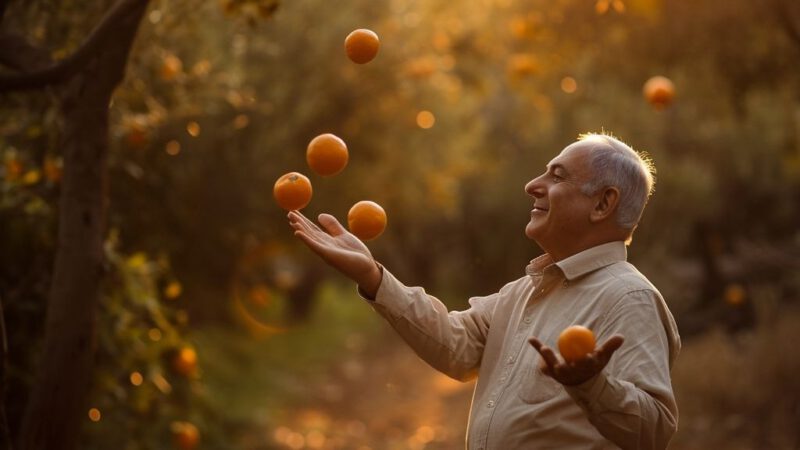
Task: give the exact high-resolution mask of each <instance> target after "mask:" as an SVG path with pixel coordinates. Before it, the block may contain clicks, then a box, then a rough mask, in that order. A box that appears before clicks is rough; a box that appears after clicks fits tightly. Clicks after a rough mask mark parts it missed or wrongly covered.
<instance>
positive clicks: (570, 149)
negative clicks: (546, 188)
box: [547, 142, 588, 170]
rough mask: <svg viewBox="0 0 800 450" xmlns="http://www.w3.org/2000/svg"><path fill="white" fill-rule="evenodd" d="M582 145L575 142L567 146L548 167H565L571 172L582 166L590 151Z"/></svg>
mask: <svg viewBox="0 0 800 450" xmlns="http://www.w3.org/2000/svg"><path fill="white" fill-rule="evenodd" d="M580 144H581V142H575V143H573V144H570V145H568V146H566V147H565V148H564V150H561V153H559V154H558V155H556V157H555V158H553V159H551V160H550V162H549V163H548V164H547V167H551V168H555V167H563V168H565V169H568V170H569V169H571V168H575V167H577V166H582V165H583V161H584V158H585V156H586V154H587V151H588V149H587V147H586V146H584V145H580Z"/></svg>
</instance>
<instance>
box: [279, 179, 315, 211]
mask: <svg viewBox="0 0 800 450" xmlns="http://www.w3.org/2000/svg"><path fill="white" fill-rule="evenodd" d="M311 192H312V190H311V181H309V179H308V177H306V176H305V175H303V174H302V173H299V172H289V173H287V174H285V175H282V176H281V177H280V178H278V181H276V182H275V186H274V187H273V188H272V193H273V195H274V196H275V201H276V202H277V203H278V206H280V207H281V208H283V209H285V210H287V211H293V210H296V209H303V208H305V207H306V205H308V203H309V202H310V201H311Z"/></svg>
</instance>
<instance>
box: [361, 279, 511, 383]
mask: <svg viewBox="0 0 800 450" xmlns="http://www.w3.org/2000/svg"><path fill="white" fill-rule="evenodd" d="M498 298H499V294H493V295H490V296H487V297H473V298H471V299H470V300H469V303H470V308H468V309H466V310H464V311H448V310H447V307H446V306H445V305H444V304H443V303H442V302H441V301H439V299H437V298H436V297H434V296H432V295H428V294H427V293H426V292H425V290H424V289H423V288H421V287H408V286H405V285H404V284H402V283H401V282H400V281H398V280H397V279H396V278H395V277H394V275H392V273H391V272H389V271H388V270H386V269H384V270H383V279H382V280H381V283H380V287H379V288H378V291H377V293H376V295H375V297H374V300H370V304H371V305H372V307H373V308H374V309H375V311H376V312H378V313H379V314H380V315H381V316H382V317H383V318H384V319H386V321H387V322H389V324H390V325H391V326H392V328H394V329H395V331H397V333H398V334H399V335H400V337H401V338H402V339H403V340H404V341H405V342H406V343H407V344H408V345H409V346H410V347H411V348H412V349H413V350H414V352H415V353H416V354H417V355H418V356H419V357H420V358H422V359H423V360H424V361H425V362H427V363H428V364H429V365H431V366H432V367H433V368H435V369H436V370H438V371H440V372H442V373H444V374H445V375H448V376H450V377H451V378H455V379H457V380H461V381H467V380H470V379H472V378H474V377H475V375H477V371H478V368H479V367H480V362H481V359H482V357H483V349H484V346H485V344H486V338H487V335H488V332H489V323H490V322H491V317H492V313H493V311H494V307H495V305H496V303H497V300H498ZM368 300H369V299H368Z"/></svg>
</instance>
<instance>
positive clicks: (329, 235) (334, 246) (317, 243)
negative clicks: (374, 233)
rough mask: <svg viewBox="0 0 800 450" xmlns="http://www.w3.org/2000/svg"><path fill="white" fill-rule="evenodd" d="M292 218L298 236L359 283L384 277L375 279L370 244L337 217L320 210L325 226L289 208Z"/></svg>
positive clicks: (320, 221) (363, 285) (329, 262)
mask: <svg viewBox="0 0 800 450" xmlns="http://www.w3.org/2000/svg"><path fill="white" fill-rule="evenodd" d="M288 218H289V225H291V227H292V228H294V230H295V231H294V234H295V236H297V237H298V238H300V239H301V240H302V241H303V242H304V243H305V244H306V245H307V246H308V247H309V248H310V249H311V250H313V251H314V253H316V254H318V255H319V256H320V257H321V258H322V259H323V260H325V262H327V263H328V264H329V265H331V266H333V267H334V268H336V269H337V270H339V271H340V272H342V273H343V274H344V275H345V276H347V277H348V278H350V279H352V280H353V281H355V282H356V283H358V284H359V286H362V287H364V288H369V287H370V285H372V284H373V282H375V281H380V280H379V279H378V280H375V272H376V271H377V266H376V264H375V260H374V259H373V258H372V253H370V251H369V248H367V246H366V245H365V244H364V243H363V242H361V240H360V239H358V238H357V237H355V236H354V235H353V234H352V233H350V232H349V231H347V230H346V229H345V228H344V227H343V226H342V224H341V223H339V221H338V220H336V218H335V217H333V216H331V215H330V214H320V215H319V218H318V220H319V224H320V225H321V227H322V228H320V226H317V224H315V223H314V222H312V221H311V220H309V219H308V218H307V217H306V216H304V215H303V214H302V213H301V212H299V211H291V212H289V215H288ZM369 290H371V289H368V292H369Z"/></svg>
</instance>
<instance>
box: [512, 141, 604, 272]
mask: <svg viewBox="0 0 800 450" xmlns="http://www.w3.org/2000/svg"><path fill="white" fill-rule="evenodd" d="M588 156H589V150H588V148H587V147H586V146H585V145H581V144H580V143H575V144H572V145H570V146H568V147H567V148H565V149H564V150H563V151H562V152H561V153H560V154H559V155H558V156H556V157H555V158H553V160H552V161H550V163H549V164H547V171H546V172H545V173H543V174H542V175H540V176H539V177H537V178H534V179H533V180H531V181H530V182H528V184H527V185H525V192H527V193H528V195H530V196H532V197H533V199H534V201H533V210H532V211H531V219H530V222H528V225H527V226H526V227H525V235H526V236H528V238H530V239H533V240H534V241H536V243H537V244H539V246H540V247H541V248H542V250H544V251H546V252H547V253H550V254H551V255H553V256H556V257H560V256H562V255H567V256H568V255H570V254H571V253H570V250H571V248H572V246H573V245H574V244H575V243H577V242H580V241H582V239H583V237H584V236H585V235H586V234H587V233H589V232H590V226H591V222H590V221H589V215H590V213H591V211H592V209H593V207H594V203H595V202H594V199H593V196H588V195H586V194H584V193H583V192H582V191H581V186H583V185H584V184H585V183H586V182H587V181H589V180H590V179H591V170H590V168H589V164H588Z"/></svg>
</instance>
